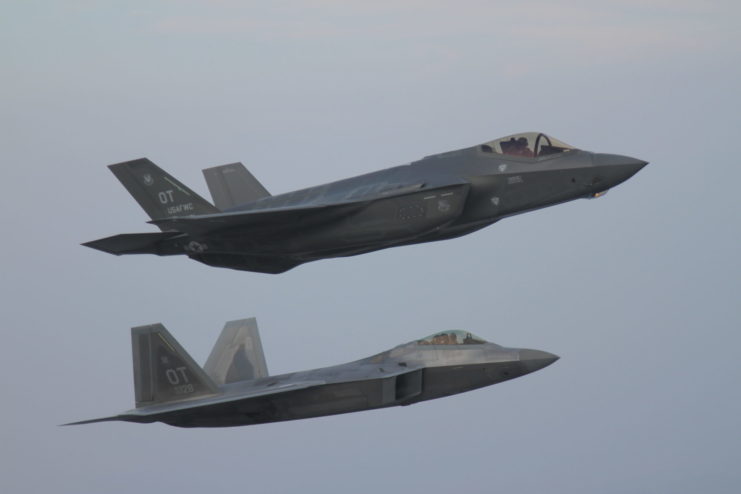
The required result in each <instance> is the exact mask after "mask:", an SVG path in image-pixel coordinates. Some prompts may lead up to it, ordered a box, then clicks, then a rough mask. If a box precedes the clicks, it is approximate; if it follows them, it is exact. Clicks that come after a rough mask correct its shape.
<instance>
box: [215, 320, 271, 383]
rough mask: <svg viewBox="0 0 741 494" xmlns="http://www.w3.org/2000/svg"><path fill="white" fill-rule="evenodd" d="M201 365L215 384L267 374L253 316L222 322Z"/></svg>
mask: <svg viewBox="0 0 741 494" xmlns="http://www.w3.org/2000/svg"><path fill="white" fill-rule="evenodd" d="M203 368H204V370H205V371H206V374H208V375H209V376H210V377H211V379H213V380H214V382H216V384H218V385H221V384H227V383H232V382H236V381H247V380H251V379H258V378H260V377H267V376H268V366H267V364H266V362H265V354H264V353H263V350H262V342H261V341H260V333H259V331H258V329H257V321H256V320H255V318H254V317H252V318H250V319H241V320H238V321H229V322H228V323H226V325H225V326H224V329H223V330H222V331H221V335H219V339H218V340H216V344H215V345H214V348H213V350H211V355H209V356H208V360H206V365H205V366H204V367H203Z"/></svg>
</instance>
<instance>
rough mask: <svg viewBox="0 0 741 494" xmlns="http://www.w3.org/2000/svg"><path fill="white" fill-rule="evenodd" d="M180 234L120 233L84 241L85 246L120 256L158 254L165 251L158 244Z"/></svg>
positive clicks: (162, 253)
mask: <svg viewBox="0 0 741 494" xmlns="http://www.w3.org/2000/svg"><path fill="white" fill-rule="evenodd" d="M178 235H181V233H180V232H152V233H122V234H120V235H113V236H112V237H106V238H100V239H98V240H92V241H90V242H85V243H84V244H82V245H84V246H85V247H90V248H93V249H97V250H101V251H103V252H108V253H109V254H115V255H117V256H120V255H121V254H159V255H164V254H165V253H164V252H163V250H162V249H161V248H160V246H159V244H160V242H162V241H163V240H169V239H171V238H173V237H177V236H178Z"/></svg>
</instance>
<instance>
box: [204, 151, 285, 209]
mask: <svg viewBox="0 0 741 494" xmlns="http://www.w3.org/2000/svg"><path fill="white" fill-rule="evenodd" d="M203 176H204V177H205V178H206V184H208V190H209V191H210V192H211V197H212V198H213V200H214V204H215V205H216V207H217V208H219V209H221V210H222V211H223V210H225V209H229V208H233V207H235V206H239V205H240V204H247V203H248V202H253V201H256V200H258V199H262V198H263V197H269V196H270V192H268V190H267V189H266V188H265V187H263V185H262V184H261V183H260V182H259V181H258V180H257V179H256V178H255V176H254V175H252V174H251V173H250V172H249V170H247V168H245V167H244V165H243V164H242V163H230V164H228V165H221V166H214V167H212V168H206V169H204V170H203Z"/></svg>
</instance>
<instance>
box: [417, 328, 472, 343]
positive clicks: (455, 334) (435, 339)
mask: <svg viewBox="0 0 741 494" xmlns="http://www.w3.org/2000/svg"><path fill="white" fill-rule="evenodd" d="M483 343H486V340H484V339H483V338H479V337H478V336H476V335H474V334H473V333H470V332H468V331H462V330H460V329H454V330H450V331H441V332H440V333H435V334H433V335H431V336H428V337H427V338H422V339H421V340H417V344H418V345H481V344H483Z"/></svg>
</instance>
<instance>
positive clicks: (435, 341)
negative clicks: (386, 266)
mask: <svg viewBox="0 0 741 494" xmlns="http://www.w3.org/2000/svg"><path fill="white" fill-rule="evenodd" d="M131 339H132V348H133V354H134V391H135V396H136V408H135V409H133V410H129V411H128V412H124V413H122V414H120V415H115V416H111V417H103V418H99V419H92V420H83V421H81V422H74V423H72V424H66V425H77V424H88V423H92V422H106V421H125V422H139V423H149V422H164V423H166V424H169V425H174V426H178V427H229V426H236V425H252V424H262V423H267V422H280V421H284V420H295V419H303V418H310V417H320V416H324V415H335V414H339V413H349V412H357V411H361V410H371V409H375V408H385V407H391V406H397V405H411V404H414V403H418V402H420V401H425V400H432V399H435V398H441V397H443V396H449V395H453V394H457V393H463V392H465V391H470V390H473V389H476V388H481V387H484V386H489V385H491V384H496V383H499V382H502V381H507V380H509V379H514V378H516V377H520V376H523V375H525V374H529V373H531V372H535V371H536V370H539V369H542V368H543V367H546V366H547V365H550V364H552V363H553V362H555V361H556V360H557V359H558V357H557V356H555V355H553V354H551V353H547V352H542V351H539V350H526V349H518V348H504V347H501V346H499V345H496V344H494V343H487V342H485V341H484V340H482V339H481V338H479V337H477V336H474V335H473V334H471V333H468V332H465V331H460V330H454V331H445V332H442V333H438V334H435V335H432V336H429V337H427V338H424V339H421V340H417V341H412V342H410V343H407V344H405V345H399V346H397V347H395V348H393V349H391V350H388V351H385V352H383V353H379V354H378V355H374V356H372V357H368V358H365V359H362V360H358V361H355V362H350V363H347V364H342V365H336V366H333V367H325V368H322V369H314V370H308V371H302V372H294V373H291V374H282V375H278V376H269V375H268V371H267V365H266V363H265V356H264V354H263V350H262V344H261V343H260V336H259V333H258V331H257V323H256V322H255V319H254V318H253V319H243V320H239V321H231V322H229V323H227V324H226V326H225V327H224V330H223V331H222V333H221V336H220V337H219V339H218V340H217V341H216V345H215V346H214V349H213V351H212V352H211V354H210V355H209V357H208V360H207V361H206V365H205V366H204V368H201V367H199V366H198V364H196V363H195V362H194V361H193V359H192V358H191V357H190V356H189V355H188V354H187V353H186V351H185V350H183V348H182V347H181V346H180V345H179V344H178V342H177V341H175V339H174V338H173V337H172V335H170V333H169V332H168V331H167V330H166V329H165V328H164V326H162V325H161V324H153V325H150V326H141V327H138V328H132V330H131Z"/></svg>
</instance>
